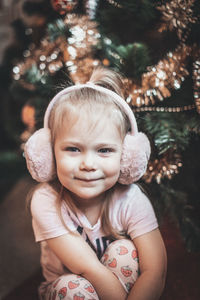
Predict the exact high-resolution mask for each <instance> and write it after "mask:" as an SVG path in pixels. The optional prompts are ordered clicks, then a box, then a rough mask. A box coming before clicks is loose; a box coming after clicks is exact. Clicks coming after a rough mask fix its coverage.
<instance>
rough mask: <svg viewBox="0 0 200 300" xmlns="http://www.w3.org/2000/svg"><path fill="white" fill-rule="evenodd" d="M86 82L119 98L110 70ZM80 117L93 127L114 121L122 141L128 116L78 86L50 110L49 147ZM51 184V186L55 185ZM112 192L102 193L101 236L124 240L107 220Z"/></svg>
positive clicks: (97, 72)
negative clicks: (59, 134)
mask: <svg viewBox="0 0 200 300" xmlns="http://www.w3.org/2000/svg"><path fill="white" fill-rule="evenodd" d="M89 82H90V83H92V84H95V85H99V86H103V87H105V88H107V89H110V90H112V91H114V92H115V93H117V94H119V95H120V96H121V97H123V93H122V87H123V84H122V79H121V76H120V75H119V74H118V73H116V72H114V71H111V70H108V69H105V68H102V67H101V68H97V69H95V70H94V71H93V73H92V75H91V78H90V80H89ZM81 114H82V115H83V114H85V115H86V116H87V115H88V116H89V118H90V119H91V118H93V119H92V121H93V126H96V124H97V123H98V122H99V121H100V120H102V119H103V118H105V117H108V118H109V120H111V122H112V121H113V122H115V124H116V126H117V128H118V130H119V133H120V135H121V138H122V140H123V139H124V137H125V135H126V133H127V132H128V130H129V128H130V124H129V120H128V117H127V116H126V114H125V113H124V112H123V111H122V110H121V109H120V107H119V106H118V105H117V104H116V103H115V102H114V101H113V99H112V98H111V97H110V96H108V95H106V94H104V93H102V92H99V91H96V90H94V89H91V88H89V87H82V88H80V89H78V90H75V91H72V92H70V93H68V94H66V95H64V96H62V97H61V98H60V99H59V100H58V101H57V102H56V103H55V105H54V107H53V109H52V110H51V113H50V117H49V128H50V130H51V140H52V147H54V143H55V140H56V137H57V134H58V133H59V131H60V130H61V128H63V124H64V123H65V124H66V122H67V123H68V124H71V125H73V123H72V121H74V120H75V121H76V120H77V119H78V118H79V116H80V115H81ZM75 121H74V122H75ZM53 185H54V187H55V184H53ZM56 186H57V188H56V189H57V192H58V198H59V200H61V199H64V200H65V201H66V202H67V204H68V205H69V207H70V208H71V209H72V210H73V212H74V213H76V212H77V208H76V206H75V204H74V203H73V200H72V199H71V197H70V196H69V195H68V194H69V193H68V194H67V193H66V191H65V189H64V188H63V187H62V186H61V185H60V191H59V190H58V186H59V184H58V185H56ZM112 193H113V188H112V189H110V190H109V191H107V193H106V199H105V201H104V203H103V206H102V210H101V223H102V227H103V230H104V232H105V234H107V235H108V236H110V238H112V239H119V238H122V237H124V234H122V233H119V232H117V231H116V230H115V229H114V228H113V227H112V224H111V222H110V220H109V204H110V199H111V196H112Z"/></svg>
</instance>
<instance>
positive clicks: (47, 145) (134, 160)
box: [24, 82, 151, 184]
mask: <svg viewBox="0 0 200 300" xmlns="http://www.w3.org/2000/svg"><path fill="white" fill-rule="evenodd" d="M84 87H89V88H92V89H94V90H96V91H99V92H102V93H104V94H106V95H108V96H111V97H112V98H113V101H114V102H115V103H116V104H117V105H118V106H119V107H120V108H121V109H122V110H123V111H124V112H125V113H126V115H127V116H128V118H129V121H130V125H131V131H130V133H128V134H127V135H126V137H125V139H124V144H123V151H122V157H121V165H120V176H119V179H118V182H120V183H121V184H131V183H133V182H135V181H137V180H139V179H140V178H141V177H142V176H143V175H144V173H145V171H146V168H147V163H148V160H149V156H150V152H151V149H150V143H149V140H148V138H147V136H146V135H145V134H144V133H142V132H138V128H137V123H136V120H135V116H134V114H133V112H132V110H131V108H130V107H129V105H128V104H127V103H126V102H125V100H124V99H123V98H121V97H120V96H119V95H118V94H116V93H115V92H113V91H111V90H108V89H107V88H104V87H101V86H98V85H95V84H93V83H90V82H89V83H86V84H82V85H74V86H71V87H68V88H66V89H64V90H62V91H61V92H59V93H58V94H57V95H56V96H55V97H54V98H53V99H52V100H51V102H50V103H49V105H48V107H47V110H46V112H45V116H44V127H43V128H41V129H39V130H37V131H36V132H35V133H34V134H33V135H32V136H31V137H30V138H29V139H28V141H27V142H26V144H25V148H24V153H25V158H26V163H27V168H28V170H29V172H30V174H31V176H32V177H33V179H35V180H37V181H39V182H47V181H50V180H53V179H54V178H55V177H56V167H55V161H54V155H53V149H52V143H51V132H50V129H49V127H48V121H49V116H50V113H51V110H52V108H53V106H54V104H55V103H56V102H57V101H58V100H59V99H60V98H61V96H63V95H66V94H68V93H70V92H71V91H73V90H77V89H81V88H84Z"/></svg>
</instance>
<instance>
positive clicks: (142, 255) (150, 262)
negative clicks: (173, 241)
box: [127, 229, 167, 300]
mask: <svg viewBox="0 0 200 300" xmlns="http://www.w3.org/2000/svg"><path fill="white" fill-rule="evenodd" d="M133 242H134V245H135V246H136V248H137V250H138V255H139V267H140V273H141V275H140V276H139V277H138V279H137V280H136V282H135V284H134V286H133V288H132V289H131V291H130V294H129V295H128V298H127V300H157V299H159V298H160V296H161V293H162V291H163V288H164V285H165V277H166V271H167V258H166V250H165V246H164V243H163V240H162V237H161V234H160V231H159V230H158V229H156V230H153V231H151V232H149V233H146V234H144V235H142V236H139V237H136V238H135V239H134V241H133Z"/></svg>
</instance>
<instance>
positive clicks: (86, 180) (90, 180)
mask: <svg viewBox="0 0 200 300" xmlns="http://www.w3.org/2000/svg"><path fill="white" fill-rule="evenodd" d="M75 179H76V180H80V181H83V182H94V181H97V180H100V179H102V178H78V177H76V178H75Z"/></svg>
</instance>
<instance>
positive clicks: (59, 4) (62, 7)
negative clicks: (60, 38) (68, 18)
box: [51, 0, 78, 15]
mask: <svg viewBox="0 0 200 300" xmlns="http://www.w3.org/2000/svg"><path fill="white" fill-rule="evenodd" d="M77 4H78V0H51V5H52V7H53V9H54V10H55V11H57V12H58V13H59V14H60V15H65V14H66V13H68V12H71V11H72V10H73V9H75V8H76V6H77Z"/></svg>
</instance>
